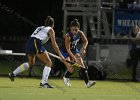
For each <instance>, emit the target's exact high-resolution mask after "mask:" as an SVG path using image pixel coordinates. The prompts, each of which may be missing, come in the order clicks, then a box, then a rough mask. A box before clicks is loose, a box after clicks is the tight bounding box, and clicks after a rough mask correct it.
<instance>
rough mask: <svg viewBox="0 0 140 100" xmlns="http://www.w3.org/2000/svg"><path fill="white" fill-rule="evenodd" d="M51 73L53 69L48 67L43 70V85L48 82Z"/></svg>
mask: <svg viewBox="0 0 140 100" xmlns="http://www.w3.org/2000/svg"><path fill="white" fill-rule="evenodd" d="M50 71H51V68H50V67H48V66H45V67H44V70H43V75H42V82H41V83H42V84H45V83H47V82H48V77H49V75H50Z"/></svg>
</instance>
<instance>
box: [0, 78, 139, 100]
mask: <svg viewBox="0 0 140 100" xmlns="http://www.w3.org/2000/svg"><path fill="white" fill-rule="evenodd" d="M39 83H40V79H35V78H16V79H15V81H14V82H11V81H10V80H9V78H8V77H0V100H140V83H135V82H124V81H123V82H121V81H106V80H104V81H97V84H96V85H95V86H93V87H91V88H86V87H85V86H84V82H83V81H82V80H76V79H72V80H71V83H72V87H66V86H64V84H63V80H62V79H49V83H50V84H52V85H54V86H55V88H54V89H47V88H38V86H39Z"/></svg>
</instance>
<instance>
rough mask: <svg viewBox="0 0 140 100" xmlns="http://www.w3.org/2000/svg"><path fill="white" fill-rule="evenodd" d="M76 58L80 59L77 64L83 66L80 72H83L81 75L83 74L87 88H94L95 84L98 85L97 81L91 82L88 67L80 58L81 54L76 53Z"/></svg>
mask: <svg viewBox="0 0 140 100" xmlns="http://www.w3.org/2000/svg"><path fill="white" fill-rule="evenodd" d="M75 56H76V58H77V59H78V60H77V63H78V64H80V65H81V66H82V67H81V68H80V72H81V74H82V76H83V78H84V81H85V84H86V87H87V88H89V87H91V86H93V85H94V84H96V81H92V80H89V76H88V71H87V67H86V66H85V65H84V62H83V59H82V57H81V56H80V54H79V53H76V54H75Z"/></svg>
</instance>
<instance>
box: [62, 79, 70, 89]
mask: <svg viewBox="0 0 140 100" xmlns="http://www.w3.org/2000/svg"><path fill="white" fill-rule="evenodd" d="M63 80H64V84H65V85H66V86H68V87H71V83H70V82H69V78H66V77H63Z"/></svg>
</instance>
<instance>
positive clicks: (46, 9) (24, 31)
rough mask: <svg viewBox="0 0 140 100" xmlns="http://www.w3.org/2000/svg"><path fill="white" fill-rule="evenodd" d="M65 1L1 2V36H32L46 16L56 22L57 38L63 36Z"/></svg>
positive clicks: (17, 0) (15, 0) (5, 0)
mask: <svg viewBox="0 0 140 100" xmlns="http://www.w3.org/2000/svg"><path fill="white" fill-rule="evenodd" d="M62 5H63V0H0V30H1V31H0V36H24V37H26V36H30V35H31V34H32V32H33V31H34V29H35V28H36V25H44V20H45V18H46V16H48V15H50V16H52V17H53V18H54V20H55V27H54V30H55V32H56V36H58V37H61V36H62V33H61V32H62V29H63V10H62Z"/></svg>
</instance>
